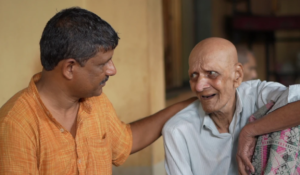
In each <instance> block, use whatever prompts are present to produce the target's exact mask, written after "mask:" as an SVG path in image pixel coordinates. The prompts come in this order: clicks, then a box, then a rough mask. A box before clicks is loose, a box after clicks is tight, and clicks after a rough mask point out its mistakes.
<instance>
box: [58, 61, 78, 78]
mask: <svg viewBox="0 0 300 175" xmlns="http://www.w3.org/2000/svg"><path fill="white" fill-rule="evenodd" d="M76 64H78V63H77V61H76V60H74V59H73V58H68V59H66V60H63V63H62V67H61V68H62V74H63V76H64V77H65V78H66V79H68V80H71V79H73V76H74V70H75V69H76Z"/></svg>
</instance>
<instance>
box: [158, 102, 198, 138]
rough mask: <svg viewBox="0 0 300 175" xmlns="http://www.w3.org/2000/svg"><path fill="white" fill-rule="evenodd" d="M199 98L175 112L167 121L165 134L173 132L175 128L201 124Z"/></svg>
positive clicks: (164, 129) (179, 128) (181, 128)
mask: <svg viewBox="0 0 300 175" xmlns="http://www.w3.org/2000/svg"><path fill="white" fill-rule="evenodd" d="M199 105H200V102H199V100H196V101H195V102H193V103H192V104H190V105H189V106H187V107H186V108H184V109H183V110H181V111H179V112H178V113H177V114H175V115H174V116H173V117H172V118H171V119H169V120H168V121H167V123H166V124H165V125H164V128H163V135H165V134H166V133H172V132H174V131H175V130H185V129H188V128H190V127H194V125H195V123H197V124H199V122H200V118H199Z"/></svg>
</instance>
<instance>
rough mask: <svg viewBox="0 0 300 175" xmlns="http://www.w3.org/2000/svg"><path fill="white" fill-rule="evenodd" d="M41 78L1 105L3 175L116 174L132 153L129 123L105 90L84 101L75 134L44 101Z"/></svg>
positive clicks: (34, 79)
mask: <svg viewBox="0 0 300 175" xmlns="http://www.w3.org/2000/svg"><path fill="white" fill-rule="evenodd" d="M39 78H40V74H37V75H35V76H34V77H33V78H32V80H31V82H30V84H29V86H28V88H26V89H24V90H22V91H20V92H19V93H17V94H16V95H15V96H13V97H12V98H11V99H10V100H9V101H8V102H7V103H6V104H4V105H3V106H2V107H1V109H0V174H1V175H2V174H9V175H12V174H33V175H34V174H51V175H53V174H55V175H68V174H72V175H73V174H88V175H97V174H99V175H107V174H109V175H110V174H112V164H114V165H120V164H122V163H123V162H124V161H125V160H126V158H127V157H128V155H129V154H130V151H131V146H132V135H131V130H130V126H129V125H126V124H124V123H123V122H121V121H120V120H119V119H118V118H117V116H116V113H115V110H114V108H113V106H112V104H111V103H110V101H109V100H108V98H107V97H106V96H105V94H103V93H102V95H101V96H99V97H92V98H88V99H84V100H82V102H80V108H79V111H78V115H77V132H76V138H75V139H74V138H73V137H72V135H71V133H69V132H68V131H67V130H66V129H65V128H64V127H63V126H62V125H61V124H59V123H58V122H57V121H56V120H55V119H54V118H53V117H52V115H51V113H50V112H49V111H48V110H47V108H46V107H45V106H44V104H43V102H42V101H41V99H40V97H39V94H38V91H37V88H36V86H35V82H36V81H38V80H39Z"/></svg>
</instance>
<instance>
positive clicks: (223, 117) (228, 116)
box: [209, 95, 236, 133]
mask: <svg viewBox="0 0 300 175" xmlns="http://www.w3.org/2000/svg"><path fill="white" fill-rule="evenodd" d="M235 109H236V95H234V96H233V98H232V99H230V100H229V102H228V103H227V104H226V105H225V106H224V108H223V109H221V110H220V111H216V112H213V113H211V114H209V116H210V117H211V119H212V120H213V121H214V123H215V125H216V127H217V129H218V131H219V132H220V133H229V126H230V124H231V122H232V119H233V116H234V113H235Z"/></svg>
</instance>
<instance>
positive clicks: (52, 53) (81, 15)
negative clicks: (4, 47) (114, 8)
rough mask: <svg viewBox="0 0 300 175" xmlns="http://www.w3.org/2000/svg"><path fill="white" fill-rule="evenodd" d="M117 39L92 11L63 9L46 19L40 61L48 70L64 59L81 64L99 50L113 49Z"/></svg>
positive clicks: (113, 32) (104, 22) (114, 33)
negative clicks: (73, 60)
mask: <svg viewBox="0 0 300 175" xmlns="http://www.w3.org/2000/svg"><path fill="white" fill-rule="evenodd" d="M118 41H119V37H118V34H117V33H116V32H115V30H114V29H113V28H112V27H111V26H110V25H109V24H108V23H107V22H106V21H104V20H102V19H101V18H100V17H99V16H97V15H96V14H94V13H92V12H90V11H87V10H85V9H81V8H78V7H73V8H68V9H64V10H62V11H60V12H58V13H57V14H56V15H55V16H53V17H52V18H51V19H50V20H49V21H48V23H47V25H46V27H45V29H44V31H43V34H42V38H41V40H40V51H41V62H42V65H43V67H44V69H45V70H48V71H49V70H53V69H54V67H55V66H56V65H57V64H58V63H59V62H60V61H61V60H63V59H67V58H74V59H75V60H76V61H77V62H78V63H79V64H80V65H81V66H84V64H85V62H86V61H87V60H88V59H89V58H91V57H93V56H94V55H96V53H97V52H98V51H99V50H100V49H103V50H104V51H108V50H112V49H115V47H116V46H117V45H118Z"/></svg>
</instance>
